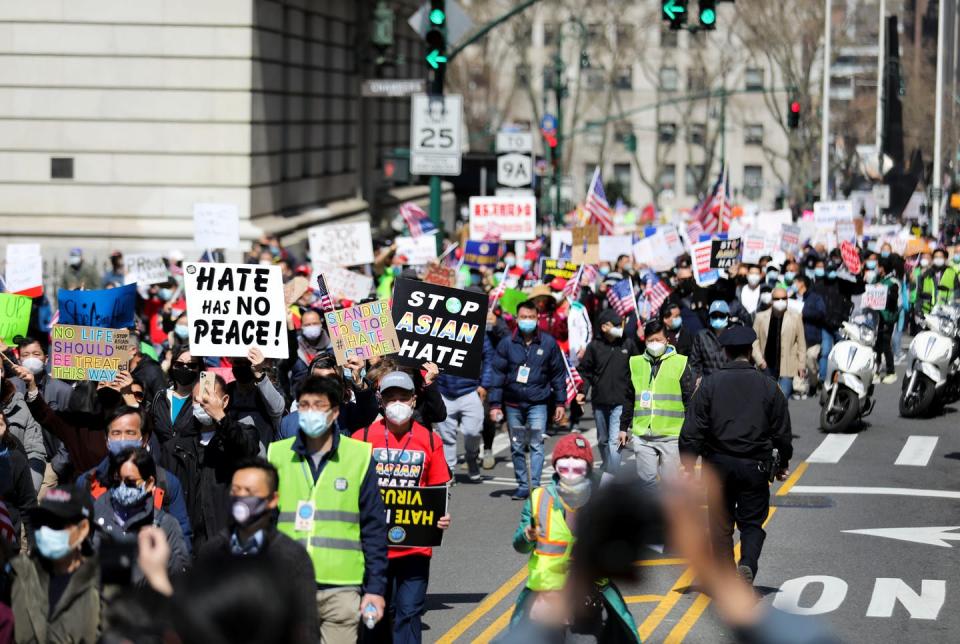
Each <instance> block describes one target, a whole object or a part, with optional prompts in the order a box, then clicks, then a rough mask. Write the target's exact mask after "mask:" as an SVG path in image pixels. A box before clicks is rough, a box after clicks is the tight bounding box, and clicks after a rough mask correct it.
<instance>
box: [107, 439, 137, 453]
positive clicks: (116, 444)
mask: <svg viewBox="0 0 960 644" xmlns="http://www.w3.org/2000/svg"><path fill="white" fill-rule="evenodd" d="M140 446H141V443H140V441H138V440H136V439H133V438H131V439H129V440H113V441H107V450H108V451H109V452H110V453H111V454H119V453H120V452H122V451H123V450H125V449H136V448H138V447H140Z"/></svg>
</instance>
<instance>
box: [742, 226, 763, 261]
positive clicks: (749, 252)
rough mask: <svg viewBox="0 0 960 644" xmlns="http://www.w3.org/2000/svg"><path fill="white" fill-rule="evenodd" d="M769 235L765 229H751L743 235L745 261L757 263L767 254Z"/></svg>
mask: <svg viewBox="0 0 960 644" xmlns="http://www.w3.org/2000/svg"><path fill="white" fill-rule="evenodd" d="M766 249H767V236H766V234H765V233H764V232H763V231H759V232H757V231H749V232H747V233H746V234H744V236H743V262H744V263H745V264H756V263H757V262H759V261H760V258H761V257H763V256H764V255H766V254H767V251H766Z"/></svg>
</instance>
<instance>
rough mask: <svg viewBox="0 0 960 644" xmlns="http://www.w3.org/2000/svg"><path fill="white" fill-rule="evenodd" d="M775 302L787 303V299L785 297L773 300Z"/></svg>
mask: <svg viewBox="0 0 960 644" xmlns="http://www.w3.org/2000/svg"><path fill="white" fill-rule="evenodd" d="M773 301H774V302H786V301H787V298H785V297H775V298H773Z"/></svg>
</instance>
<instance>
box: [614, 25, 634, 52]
mask: <svg viewBox="0 0 960 644" xmlns="http://www.w3.org/2000/svg"><path fill="white" fill-rule="evenodd" d="M633 32H634V26H633V25H624V24H619V25H617V47H620V48H623V47H629V46H630V45H632V44H633Z"/></svg>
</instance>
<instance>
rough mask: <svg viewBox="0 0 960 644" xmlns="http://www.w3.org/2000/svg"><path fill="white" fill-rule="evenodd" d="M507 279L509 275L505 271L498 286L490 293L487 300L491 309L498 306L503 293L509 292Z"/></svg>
mask: <svg viewBox="0 0 960 644" xmlns="http://www.w3.org/2000/svg"><path fill="white" fill-rule="evenodd" d="M506 277H507V273H506V271H504V272H503V274H501V275H500V283H499V284H497V285H496V286H495V287H494V288H493V290H492V291H490V295H489V297H488V299H487V302H488V303H487V306H488V307H489V308H491V309H492V308H493V307H495V306H496V305H497V302H499V301H500V298H501V297H503V292H504V291H506V290H507V280H506Z"/></svg>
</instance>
